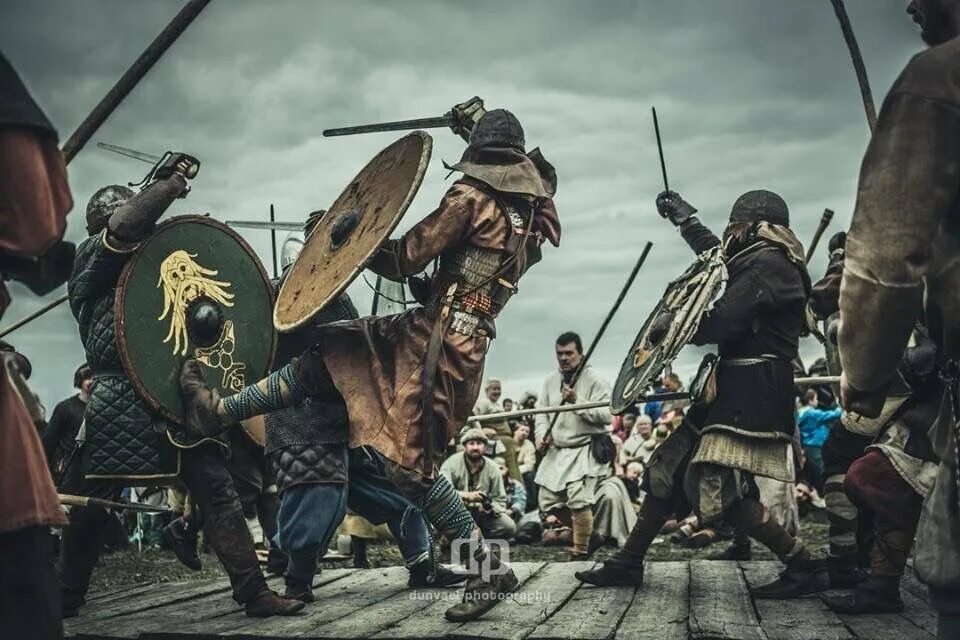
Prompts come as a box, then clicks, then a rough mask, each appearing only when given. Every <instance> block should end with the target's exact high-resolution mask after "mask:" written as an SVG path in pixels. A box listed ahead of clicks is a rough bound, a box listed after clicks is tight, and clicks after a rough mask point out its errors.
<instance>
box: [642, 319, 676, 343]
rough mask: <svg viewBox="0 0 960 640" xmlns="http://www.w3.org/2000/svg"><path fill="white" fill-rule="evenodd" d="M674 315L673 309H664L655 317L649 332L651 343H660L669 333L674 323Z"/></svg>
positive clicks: (648, 337) (648, 336) (648, 338)
mask: <svg viewBox="0 0 960 640" xmlns="http://www.w3.org/2000/svg"><path fill="white" fill-rule="evenodd" d="M673 317H674V315H673V312H672V311H662V312H661V313H660V315H658V316H657V317H656V318H654V319H653V323H652V324H651V325H650V331H649V333H647V340H649V342H650V344H651V345H656V344H659V343H660V341H661V340H663V338H664V337H665V336H666V335H667V331H669V330H670V325H671V324H673Z"/></svg>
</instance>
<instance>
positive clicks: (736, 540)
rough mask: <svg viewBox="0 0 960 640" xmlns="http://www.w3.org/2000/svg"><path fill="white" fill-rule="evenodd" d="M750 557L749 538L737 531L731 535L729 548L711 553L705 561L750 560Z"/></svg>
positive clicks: (751, 555)
mask: <svg viewBox="0 0 960 640" xmlns="http://www.w3.org/2000/svg"><path fill="white" fill-rule="evenodd" d="M752 557H753V552H752V551H751V548H750V536H748V535H747V534H745V533H744V532H743V531H740V530H739V529H738V530H736V531H734V533H733V540H732V541H731V542H730V546H728V547H727V548H726V549H724V550H723V551H718V552H716V553H711V554H710V555H708V556H707V560H750V559H751V558H752Z"/></svg>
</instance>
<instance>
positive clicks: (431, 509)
mask: <svg viewBox="0 0 960 640" xmlns="http://www.w3.org/2000/svg"><path fill="white" fill-rule="evenodd" d="M418 506H419V507H420V508H421V509H422V510H423V513H424V515H426V516H427V520H429V521H430V524H432V525H433V526H434V527H435V528H436V529H437V531H439V532H440V533H442V534H443V535H444V536H445V537H446V538H447V539H448V540H451V541H453V540H456V539H458V538H459V539H468V538H470V534H471V533H472V532H473V530H474V528H475V527H476V524H475V523H474V521H473V516H471V515H470V512H469V511H468V510H467V508H466V507H465V506H463V499H462V498H460V494H458V493H457V491H456V490H455V489H454V488H453V485H452V484H450V481H449V480H447V477H446V476H444V475H438V476H437V479H436V481H435V482H434V483H433V486H432V487H430V490H429V491H428V492H427V493H426V495H425V496H424V497H423V498H422V499H421V504H420V505H418Z"/></svg>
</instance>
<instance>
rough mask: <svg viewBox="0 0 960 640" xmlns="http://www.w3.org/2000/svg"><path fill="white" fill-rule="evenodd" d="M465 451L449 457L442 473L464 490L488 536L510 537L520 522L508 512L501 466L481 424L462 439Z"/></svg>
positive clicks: (464, 498) (475, 515) (457, 487)
mask: <svg viewBox="0 0 960 640" xmlns="http://www.w3.org/2000/svg"><path fill="white" fill-rule="evenodd" d="M460 444H462V445H463V451H462V452H459V453H455V454H453V455H452V456H450V457H449V458H447V459H446V460H445V461H444V463H443V466H441V467H440V473H442V474H443V475H445V476H447V479H448V480H450V483H451V484H452V485H453V488H454V489H456V490H457V491H458V492H459V493H460V497H461V498H462V499H463V503H464V505H466V507H467V509H469V510H470V513H471V515H472V516H473V519H474V521H475V522H476V523H477V526H479V527H480V531H482V532H483V535H484V537H486V538H498V539H501V540H510V539H511V538H513V534H514V533H515V531H516V524H514V522H513V520H512V519H511V518H510V516H509V515H507V494H506V491H505V490H504V487H503V480H502V479H501V477H500V469H499V468H498V467H497V465H496V464H495V463H494V462H493V460H491V459H490V458H487V457H486V456H485V455H484V453H485V452H486V450H487V445H488V441H487V436H486V435H484V433H483V430H482V429H480V428H479V427H474V428H472V429H468V430H467V431H466V432H465V433H464V434H463V436H462V437H461V438H460Z"/></svg>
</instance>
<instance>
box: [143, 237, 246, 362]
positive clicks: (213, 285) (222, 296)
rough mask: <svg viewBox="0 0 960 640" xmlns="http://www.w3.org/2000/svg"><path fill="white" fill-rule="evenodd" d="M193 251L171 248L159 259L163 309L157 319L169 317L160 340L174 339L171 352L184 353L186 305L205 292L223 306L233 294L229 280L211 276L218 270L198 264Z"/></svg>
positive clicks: (230, 303) (159, 284)
mask: <svg viewBox="0 0 960 640" xmlns="http://www.w3.org/2000/svg"><path fill="white" fill-rule="evenodd" d="M196 257H197V255H196V254H195V253H187V252H186V251H183V250H178V251H174V252H173V253H171V254H170V255H168V256H167V257H166V258H164V259H163V262H161V263H160V280H159V281H158V282H157V287H160V288H162V289H163V313H161V314H160V317H159V318H157V320H164V319H165V318H166V317H167V316H169V317H170V330H169V331H168V332H167V337H166V338H164V340H163V342H164V343H167V342H170V340H171V339H172V340H173V354H174V355H177V354H179V355H182V356H185V355H187V350H188V346H189V345H188V341H189V340H188V336H187V305H189V304H190V303H191V302H193V301H194V300H196V299H197V298H199V297H200V296H206V297H208V298H210V299H211V300H214V301H216V302H219V303H220V304H222V305H224V306H225V307H232V306H233V302H232V300H233V297H234V295H233V294H232V293H230V292H229V291H228V289H229V288H230V286H231V285H230V283H229V282H224V281H221V280H214V279H213V278H212V277H211V276H216V275H217V273H218V272H217V270H215V269H206V268H204V267H201V266H200V265H199V264H198V263H197V262H196V261H195V260H194V258H196Z"/></svg>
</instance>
